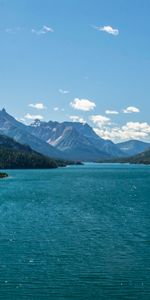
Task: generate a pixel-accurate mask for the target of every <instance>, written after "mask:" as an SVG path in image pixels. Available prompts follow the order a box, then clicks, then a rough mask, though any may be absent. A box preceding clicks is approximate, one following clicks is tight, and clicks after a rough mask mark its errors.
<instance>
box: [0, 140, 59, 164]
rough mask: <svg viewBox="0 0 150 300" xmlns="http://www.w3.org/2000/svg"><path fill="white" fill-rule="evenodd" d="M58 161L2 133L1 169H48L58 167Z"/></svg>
mask: <svg viewBox="0 0 150 300" xmlns="http://www.w3.org/2000/svg"><path fill="white" fill-rule="evenodd" d="M57 167H58V163H57V162H56V161H55V160H52V159H50V158H48V157H46V156H44V155H42V154H40V153H37V152H35V151H33V150H32V149H31V148H30V147H29V146H26V145H22V144H19V143H18V142H15V141H14V140H13V139H12V138H9V137H7V136H3V135H0V169H31V168H34V169H37V168H38V169H41V168H42V169H45V168H46V169H47V168H57Z"/></svg>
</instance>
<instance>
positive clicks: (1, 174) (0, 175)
mask: <svg viewBox="0 0 150 300" xmlns="http://www.w3.org/2000/svg"><path fill="white" fill-rule="evenodd" d="M6 177H8V174H7V173H1V172H0V179H2V178H6Z"/></svg>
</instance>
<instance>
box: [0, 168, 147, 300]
mask: <svg viewBox="0 0 150 300" xmlns="http://www.w3.org/2000/svg"><path fill="white" fill-rule="evenodd" d="M8 173H9V176H10V177H9V178H8V179H4V180H0V299H2V300H25V299H28V300H32V299H33V300H55V299H56V300H57V299H58V300H59V299H60V300H63V299H64V300H67V299H68V300H72V299H79V300H99V299H100V300H103V299H104V300H105V299H106V300H118V299H119V300H123V299H135V300H136V299H139V300H149V299H150V167H149V166H130V165H98V164H87V165H85V166H72V167H67V168H61V169H56V170H26V171H24V170H21V171H8Z"/></svg>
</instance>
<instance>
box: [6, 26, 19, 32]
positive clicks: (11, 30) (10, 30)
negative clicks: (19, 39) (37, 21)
mask: <svg viewBox="0 0 150 300" xmlns="http://www.w3.org/2000/svg"><path fill="white" fill-rule="evenodd" d="M22 29H23V28H21V27H19V26H17V27H13V28H11V27H9V28H5V32H6V33H17V32H19V31H21V30H22Z"/></svg>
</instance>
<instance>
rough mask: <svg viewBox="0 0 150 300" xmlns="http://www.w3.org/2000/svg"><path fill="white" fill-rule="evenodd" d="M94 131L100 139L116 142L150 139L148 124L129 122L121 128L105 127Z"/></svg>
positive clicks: (149, 126)
mask: <svg viewBox="0 0 150 300" xmlns="http://www.w3.org/2000/svg"><path fill="white" fill-rule="evenodd" d="M94 130H95V132H96V133H97V134H98V135H99V136H100V137H102V138H104V139H111V140H114V141H121V140H129V139H148V138H150V125H149V124H148V123H146V122H143V123H140V122H128V123H126V124H125V125H123V126H121V127H119V126H118V127H106V126H105V127H103V128H94Z"/></svg>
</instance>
